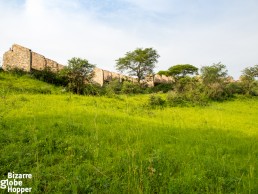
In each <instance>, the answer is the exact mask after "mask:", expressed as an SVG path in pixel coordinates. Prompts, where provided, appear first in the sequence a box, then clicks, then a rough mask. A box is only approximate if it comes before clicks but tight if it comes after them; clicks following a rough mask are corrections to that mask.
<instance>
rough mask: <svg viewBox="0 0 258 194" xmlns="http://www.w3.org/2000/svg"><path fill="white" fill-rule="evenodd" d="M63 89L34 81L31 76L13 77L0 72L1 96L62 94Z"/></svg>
mask: <svg viewBox="0 0 258 194" xmlns="http://www.w3.org/2000/svg"><path fill="white" fill-rule="evenodd" d="M61 91H62V88H61V87H56V86H53V85H51V84H47V83H45V82H42V81H39V80H36V79H32V78H31V77H30V76H29V75H23V76H18V75H13V74H10V73H6V72H1V71H0V94H2V95H3V94H8V93H13V94H17V93H30V94H35V93H39V94H50V93H55V94H57V93H61Z"/></svg>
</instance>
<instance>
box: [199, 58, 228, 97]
mask: <svg viewBox="0 0 258 194" xmlns="http://www.w3.org/2000/svg"><path fill="white" fill-rule="evenodd" d="M227 76H228V74H227V69H226V66H225V65H223V64H221V63H220V62H219V63H217V64H213V65H211V66H204V67H202V68H201V78H202V83H203V84H204V87H205V90H206V95H207V96H208V97H209V98H210V99H212V100H224V99H226V98H228V97H230V96H231V95H232V94H230V93H229V91H228V90H227V87H226V86H227V81H226V80H227Z"/></svg>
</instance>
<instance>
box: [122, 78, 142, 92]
mask: <svg viewBox="0 0 258 194" xmlns="http://www.w3.org/2000/svg"><path fill="white" fill-rule="evenodd" d="M143 90H144V88H142V87H141V85H140V84H138V83H133V82H130V81H124V82H123V85H122V88H121V92H122V93H123V94H139V93H143Z"/></svg>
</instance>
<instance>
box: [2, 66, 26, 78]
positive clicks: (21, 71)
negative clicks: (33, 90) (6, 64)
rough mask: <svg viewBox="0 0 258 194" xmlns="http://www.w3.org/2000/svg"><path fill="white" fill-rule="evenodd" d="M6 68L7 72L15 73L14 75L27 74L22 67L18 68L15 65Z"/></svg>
mask: <svg viewBox="0 0 258 194" xmlns="http://www.w3.org/2000/svg"><path fill="white" fill-rule="evenodd" d="M7 70H8V73H11V74H13V75H16V76H23V75H26V74H28V72H26V71H24V70H22V69H19V68H17V67H15V68H7Z"/></svg>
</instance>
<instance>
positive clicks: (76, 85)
mask: <svg viewBox="0 0 258 194" xmlns="http://www.w3.org/2000/svg"><path fill="white" fill-rule="evenodd" d="M94 67H95V65H93V64H90V63H89V62H88V60H86V59H81V58H76V57H73V58H72V59H70V60H68V66H67V68H65V69H64V74H65V75H66V76H67V77H68V79H69V85H70V88H72V89H73V90H76V93H77V94H80V93H82V89H83V86H84V85H85V83H89V82H90V81H91V79H92V78H93V76H94V74H93V69H94Z"/></svg>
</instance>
